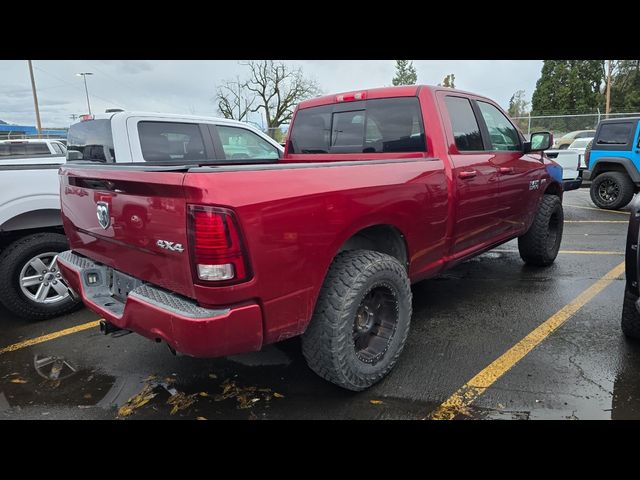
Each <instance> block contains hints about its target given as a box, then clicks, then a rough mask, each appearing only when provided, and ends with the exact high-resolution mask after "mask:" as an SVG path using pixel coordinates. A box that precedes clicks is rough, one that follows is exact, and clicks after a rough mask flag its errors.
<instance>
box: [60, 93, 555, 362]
mask: <svg viewBox="0 0 640 480" xmlns="http://www.w3.org/2000/svg"><path fill="white" fill-rule="evenodd" d="M358 92H359V91H358ZM353 93H355V92H352V94H353ZM447 93H449V94H452V93H454V94H456V95H462V96H469V97H471V98H482V97H478V96H476V95H472V94H467V93H465V92H459V91H453V90H450V89H443V88H437V87H416V86H411V87H397V88H384V89H374V90H367V91H365V94H366V98H367V99H374V98H385V97H395V96H411V95H416V94H417V95H418V97H419V99H420V103H421V107H422V111H423V120H424V124H425V130H426V137H427V138H426V139H427V148H428V150H427V151H426V152H419V153H406V154H397V153H391V154H390V153H378V154H376V153H367V154H313V155H311V154H296V155H289V154H287V153H285V156H284V158H283V159H282V160H281V163H298V164H299V163H301V162H336V161H344V160H381V159H391V161H390V162H389V163H372V164H360V165H352V166H344V165H341V166H335V167H325V166H314V167H308V168H298V169H293V168H292V169H278V170H247V171H231V172H215V171H214V170H215V169H212V171H211V172H194V173H186V172H171V173H163V172H141V171H127V170H111V169H109V168H108V167H105V168H104V169H100V170H96V169H82V168H74V167H73V166H72V165H70V164H67V165H66V166H64V167H63V168H62V169H61V177H60V178H61V192H62V212H63V221H64V226H65V231H66V233H67V235H68V237H69V240H70V245H71V248H72V249H73V250H74V251H76V252H77V253H79V254H81V255H85V256H88V257H90V258H91V259H93V260H95V261H98V262H101V263H105V264H107V265H109V266H111V267H114V268H116V269H118V270H121V271H123V272H125V273H128V274H130V275H133V276H135V277H137V278H140V279H142V280H145V281H148V282H150V283H153V284H155V285H158V286H160V287H163V288H166V289H168V290H170V291H174V292H177V293H180V294H182V295H184V296H186V297H190V298H192V299H195V300H196V301H197V302H198V303H199V304H201V305H202V306H205V307H231V309H232V310H231V312H232V313H231V314H230V316H229V318H228V319H225V320H218V319H216V320H214V321H211V322H208V323H206V326H204V327H202V329H199V328H196V327H195V326H194V325H195V324H197V322H199V320H189V322H185V321H183V320H182V319H175V318H173V317H172V316H171V315H169V314H167V313H166V312H165V313H164V314H163V313H162V312H159V311H158V309H157V308H154V307H151V306H150V305H145V304H143V303H142V302H138V301H136V302H135V303H134V302H131V300H128V303H127V308H126V310H125V315H124V317H123V320H118V319H112V320H113V323H115V324H117V325H119V326H123V325H122V322H126V323H127V325H128V326H127V327H126V328H131V329H133V330H135V331H138V332H139V333H142V334H143V335H145V336H153V335H155V334H161V335H160V337H161V338H164V339H165V340H167V341H168V342H169V343H170V344H171V345H173V346H174V348H176V350H179V351H184V352H186V353H190V354H193V355H197V356H211V355H222V353H215V352H226V351H227V350H228V349H227V347H226V346H225V345H226V344H227V343H230V344H233V347H229V348H230V349H231V350H234V351H237V348H238V345H244V346H245V347H246V350H251V349H257V348H260V345H259V344H262V343H272V342H276V341H279V340H282V339H284V338H288V337H291V336H295V335H298V334H301V333H303V332H304V330H305V329H306V326H307V324H308V322H309V320H310V319H311V315H312V312H313V309H314V305H315V301H316V298H317V296H318V293H319V289H320V287H321V285H322V283H323V281H324V278H325V275H326V272H327V270H328V268H329V265H330V264H331V261H332V259H333V258H334V256H335V255H336V253H337V252H338V251H339V250H340V247H341V246H342V245H343V244H344V243H345V242H346V241H347V240H348V239H349V238H350V237H351V236H353V235H354V234H356V233H357V232H358V231H360V230H362V229H364V228H366V227H369V226H373V225H389V226H392V227H394V228H396V229H397V230H398V231H399V232H401V234H402V235H403V237H404V241H405V243H406V248H407V257H408V258H409V275H410V278H411V280H412V281H413V282H415V281H418V280H421V279H424V278H427V277H430V276H433V275H435V274H437V273H439V272H440V271H442V270H443V269H445V268H447V267H450V266H452V265H454V264H455V263H457V262H459V261H461V260H463V259H466V258H468V257H470V256H473V255H475V254H478V253H480V252H482V251H484V250H486V249H487V248H489V247H491V246H493V245H495V244H497V243H500V242H503V241H506V240H508V239H510V238H514V237H515V236H518V235H520V234H522V233H524V232H525V231H526V229H527V228H528V227H529V225H530V223H531V221H532V219H533V214H534V212H535V208H536V206H537V203H538V200H539V198H540V196H541V195H542V193H543V191H544V190H545V189H546V188H547V187H548V186H550V185H551V184H552V183H554V180H553V179H552V178H551V177H550V176H549V174H548V173H547V170H546V168H545V167H546V166H548V165H549V164H550V162H549V161H548V160H545V161H544V163H543V162H541V161H540V154H528V155H523V154H522V153H518V152H481V153H466V152H458V151H457V148H456V146H455V142H454V139H453V133H452V131H451V126H450V122H449V118H448V113H447V111H446V107H445V106H444V101H443V96H444V95H446V94H447ZM345 95H347V94H345ZM336 98H337V96H336V95H329V96H326V97H319V98H315V99H312V100H308V101H306V102H302V103H301V104H300V105H299V107H298V108H307V107H310V106H316V105H324V104H328V103H333V102H335V101H336ZM482 100H483V101H489V102H490V103H492V104H494V105H495V103H493V102H491V101H490V100H488V99H485V98H482ZM293 122H294V123H295V117H294V121H293ZM290 131H291V129H290ZM402 159H414V160H416V161H402ZM505 169H506V170H505ZM471 171H475V172H476V173H475V175H470V176H468V178H462V177H464V176H465V174H464V173H463V172H471ZM511 172H513V173H511ZM461 174H463V175H462V176H461ZM467 175H468V174H467ZM534 177H535V178H536V179H545V183H544V185H543V186H541V188H540V189H539V190H529V178H534ZM83 178H85V179H108V180H110V181H111V182H113V183H114V184H115V187H114V188H115V190H120V192H116V191H114V190H113V189H112V190H106V189H102V190H100V189H91V188H89V187H83V186H82V185H85V184H83V183H82V181H81V179H83ZM556 186H557V184H556ZM97 201H104V202H107V203H109V205H110V206H111V212H112V217H113V218H112V225H111V226H109V228H108V229H106V230H104V229H102V228H101V227H100V226H99V225H98V222H97V218H96V207H95V203H96V202H97ZM189 205H211V206H217V207H222V208H227V209H230V210H231V211H232V212H233V213H234V214H235V218H236V219H237V223H238V235H239V238H241V239H242V241H243V242H244V245H243V249H242V251H243V254H244V255H245V256H246V260H247V268H248V269H250V272H251V276H250V277H249V280H247V281H245V282H241V283H237V284H233V285H224V286H212V285H210V282H197V281H195V280H194V276H193V265H192V261H191V258H192V256H193V252H192V250H191V249H192V247H193V245H192V244H191V241H190V239H189V235H188V206H189ZM158 239H162V240H166V241H170V242H176V243H181V244H182V245H184V246H185V248H186V250H185V251H184V252H183V253H177V252H170V251H166V250H163V249H161V248H159V247H158V246H156V245H155V242H156V241H157V240H158ZM63 274H64V275H65V278H67V274H68V272H67V271H66V270H64V271H63ZM72 277H73V276H72V275H71V278H68V279H69V281H70V282H71V284H72V286H73V288H76V287H75V285H76V283H77V282H75V283H74V279H73V278H72ZM83 298H85V301H86V297H83ZM247 303H249V304H251V305H253V308H248V307H246V305H247ZM238 305H240V306H239V307H238ZM89 307H90V308H93V309H94V310H96V311H99V310H97V309H96V306H95V305H94V306H92V305H89ZM236 310H237V312H236ZM107 313H108V312H107ZM99 314H100V315H106V314H105V312H103V311H99ZM167 317H170V318H169V319H167ZM236 317H237V318H240V319H241V320H238V321H237V323H234V322H235V318H236ZM256 319H259V324H260V327H261V329H262V330H261V332H260V335H257V333H256V331H255V328H254V327H255V322H256ZM176 322H177V323H176ZM154 325H156V327H154ZM169 325H171V328H169ZM176 325H182V326H179V327H176ZM203 325H205V324H204V323H203ZM217 325H220V327H218V326H217ZM154 328H157V329H158V332H155V331H154V330H153V329H154ZM221 331H224V332H226V333H225V334H224V335H221V334H220V332H221ZM243 331H245V334H246V338H245V339H244V343H243V333H242V332H243ZM191 336H193V338H191ZM190 338H191V340H189V339H190ZM172 342H173V343H172ZM176 345H178V346H180V348H178V346H176ZM243 348H244V347H243ZM181 349H182V350H181ZM185 349H188V351H187V350H185Z"/></svg>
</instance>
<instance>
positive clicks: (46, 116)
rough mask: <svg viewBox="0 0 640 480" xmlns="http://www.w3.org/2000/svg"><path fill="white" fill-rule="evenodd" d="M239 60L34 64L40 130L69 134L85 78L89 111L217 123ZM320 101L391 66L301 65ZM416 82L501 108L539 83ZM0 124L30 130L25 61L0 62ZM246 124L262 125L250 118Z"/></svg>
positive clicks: (499, 64)
mask: <svg viewBox="0 0 640 480" xmlns="http://www.w3.org/2000/svg"><path fill="white" fill-rule="evenodd" d="M240 62H241V61H240V60H215V61H210V60H200V61H198V60H63V61H62V60H35V61H34V62H33V65H34V73H35V77H36V85H37V88H38V98H39V101H40V107H41V111H42V122H43V125H46V126H50V125H52V126H68V125H69V124H70V123H71V122H72V120H71V118H70V115H72V114H75V115H78V114H83V113H87V101H86V96H85V90H84V83H83V79H82V78H80V77H77V76H76V73H78V72H93V73H94V75H92V76H90V77H87V87H88V90H89V95H90V101H91V110H92V111H93V112H104V110H105V109H107V108H113V107H120V108H125V109H128V110H139V111H156V112H167V113H182V114H195V115H204V116H216V115H218V113H217V111H216V105H215V104H214V102H212V97H213V96H214V93H215V89H216V86H217V85H220V84H222V83H223V82H224V81H225V80H228V79H232V80H235V79H236V77H239V78H240V79H241V80H242V79H243V78H244V77H245V76H246V75H247V69H246V67H244V66H242V65H241V64H240ZM285 63H287V64H289V65H292V66H300V67H302V69H303V72H304V74H305V76H307V77H309V78H312V79H315V80H316V81H317V82H318V84H319V86H320V88H321V90H322V91H323V92H324V93H325V94H331V93H338V92H343V91H348V90H355V89H364V88H373V87H381V86H385V85H390V84H391V79H392V78H393V75H394V71H395V61H394V60H299V61H288V60H287V61H285ZM414 65H415V67H416V70H417V73H418V81H419V82H420V83H426V84H437V83H439V82H441V81H442V79H443V78H444V76H445V75H447V74H449V73H454V74H455V75H456V86H457V87H459V88H462V89H466V90H469V91H472V92H476V93H478V94H481V95H486V96H488V97H490V98H493V99H494V100H496V101H497V102H498V103H500V104H501V105H503V106H506V105H507V104H508V102H509V98H510V97H511V95H512V94H513V93H514V92H515V91H516V90H520V89H523V90H525V91H526V93H527V96H528V97H529V98H530V96H531V94H532V93H533V89H534V88H535V82H536V80H537V78H538V77H539V75H540V68H541V66H542V62H541V61H530V60H526V61H503V60H500V61H494V60H491V61H480V60H474V61H461V60H455V61H440V60H438V61H433V60H416V61H414ZM0 71H1V72H2V75H0V119H2V120H5V121H7V122H12V123H23V122H26V124H28V125H33V124H34V123H35V114H34V113H33V98H32V95H31V84H30V80H29V71H28V68H27V65H26V62H25V61H24V60H2V61H0ZM255 115H256V116H255V117H252V118H251V120H252V121H255V122H258V123H260V122H261V120H260V117H259V116H258V114H255Z"/></svg>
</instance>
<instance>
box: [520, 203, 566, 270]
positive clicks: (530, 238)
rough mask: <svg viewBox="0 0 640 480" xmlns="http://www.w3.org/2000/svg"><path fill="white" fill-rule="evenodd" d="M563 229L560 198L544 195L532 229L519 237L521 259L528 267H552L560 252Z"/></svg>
mask: <svg viewBox="0 0 640 480" xmlns="http://www.w3.org/2000/svg"><path fill="white" fill-rule="evenodd" d="M563 227H564V212H563V210H562V202H561V201H560V198H559V197H556V196H555V195H543V196H542V199H541V200H540V206H539V207H538V211H537V212H536V216H535V218H534V219H533V223H532V224H531V227H529V230H528V231H527V233H525V234H524V235H522V236H521V237H518V251H519V252H520V258H522V260H524V262H525V263H526V264H528V265H535V266H537V267H546V266H547V265H551V264H552V263H553V262H554V261H555V259H556V257H557V256H558V251H559V250H560V243H561V242H562V231H563Z"/></svg>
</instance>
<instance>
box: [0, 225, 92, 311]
mask: <svg viewBox="0 0 640 480" xmlns="http://www.w3.org/2000/svg"><path fill="white" fill-rule="evenodd" d="M68 248H69V246H68V243H67V238H66V237H65V236H64V235H60V234H58V233H49V232H46V233H36V234H34V235H29V236H27V237H23V238H21V239H19V240H16V241H15V242H13V243H12V244H10V245H9V246H8V247H7V248H6V249H5V250H3V251H2V254H1V255H0V302H2V304H3V305H4V306H5V307H6V308H7V309H8V310H10V311H11V312H13V313H14V314H16V315H18V316H20V317H22V318H26V319H28V320H46V319H48V318H51V317H55V316H58V315H62V314H64V313H68V312H70V311H72V310H73V309H75V308H77V307H78V306H79V305H80V302H78V301H77V300H74V299H73V298H71V296H68V297H67V298H65V299H63V300H61V301H59V302H55V303H52V304H49V305H47V304H42V303H37V302H34V301H33V300H31V299H29V298H27V297H26V296H25V295H24V293H23V292H22V290H21V288H20V284H19V277H20V270H21V269H22V267H23V266H24V265H25V263H26V262H27V261H29V259H30V258H33V257H34V256H36V255H38V254H40V253H44V252H63V251H65V250H68Z"/></svg>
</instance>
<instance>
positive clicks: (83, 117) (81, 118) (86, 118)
mask: <svg viewBox="0 0 640 480" xmlns="http://www.w3.org/2000/svg"><path fill="white" fill-rule="evenodd" d="M87 120H93V115H80V121H81V122H86V121H87Z"/></svg>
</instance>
